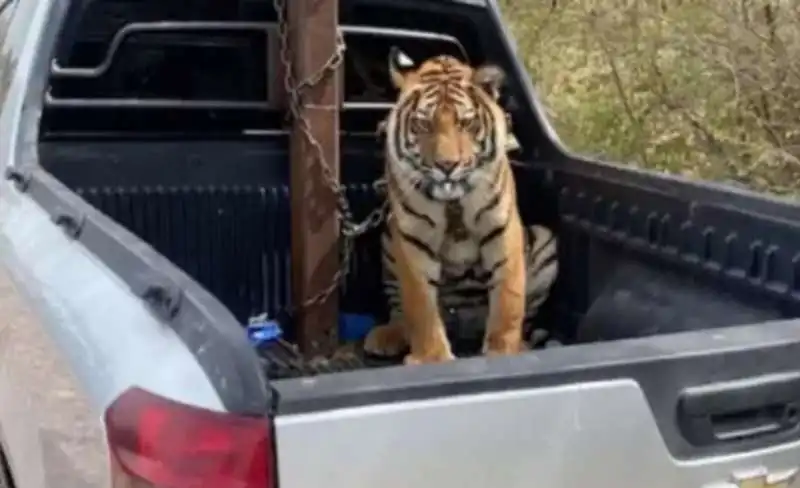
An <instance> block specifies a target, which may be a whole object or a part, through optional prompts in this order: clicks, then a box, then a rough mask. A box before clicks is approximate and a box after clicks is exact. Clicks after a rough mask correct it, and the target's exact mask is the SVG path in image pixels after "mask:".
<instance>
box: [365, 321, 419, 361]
mask: <svg viewBox="0 0 800 488" xmlns="http://www.w3.org/2000/svg"><path fill="white" fill-rule="evenodd" d="M406 350H408V342H407V341H406V336H405V330H404V329H403V327H402V325H400V324H397V323H389V324H385V325H379V326H377V327H374V328H373V329H372V330H370V331H369V334H367V338H366V339H364V351H365V352H366V353H368V354H372V355H374V356H381V357H396V356H399V355H401V354H402V353H404V352H405V351H406Z"/></svg>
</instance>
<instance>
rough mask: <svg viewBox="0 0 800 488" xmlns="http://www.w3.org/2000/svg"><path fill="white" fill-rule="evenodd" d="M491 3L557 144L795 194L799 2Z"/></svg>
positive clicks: (798, 186) (799, 171)
mask: <svg viewBox="0 0 800 488" xmlns="http://www.w3.org/2000/svg"><path fill="white" fill-rule="evenodd" d="M770 1H771V3H770V2H768V1H767V0H556V1H555V2H554V1H553V0H547V1H542V0H501V6H502V8H503V13H504V15H505V18H506V19H507V20H508V22H509V25H510V26H511V29H512V32H513V33H514V36H515V37H516V41H517V44H518V47H519V52H520V53H521V55H522V56H523V58H524V62H525V64H526V66H527V68H528V70H529V72H530V75H531V78H532V79H533V81H534V82H535V84H536V86H537V89H538V91H539V95H540V97H541V98H542V101H543V102H544V103H545V105H546V106H547V110H548V115H549V116H550V118H551V120H552V121H553V123H554V125H555V127H556V129H557V131H558V133H559V135H560V136H561V137H562V138H563V140H564V142H565V143H566V144H567V145H568V146H570V147H571V148H573V149H574V150H576V151H578V152H584V153H590V154H598V153H599V154H602V155H604V157H606V158H607V159H610V160H616V161H628V162H631V164H637V165H640V166H643V167H647V168H650V169H654V170H658V171H667V172H673V173H681V174H684V175H687V176H691V177H695V178H703V179H712V180H722V181H725V180H729V181H736V182H739V183H743V184H745V185H748V186H750V187H751V188H753V189H756V190H759V191H771V192H773V193H779V194H791V195H799V194H800V110H799V109H800V5H798V3H800V0H780V1H778V0H770Z"/></svg>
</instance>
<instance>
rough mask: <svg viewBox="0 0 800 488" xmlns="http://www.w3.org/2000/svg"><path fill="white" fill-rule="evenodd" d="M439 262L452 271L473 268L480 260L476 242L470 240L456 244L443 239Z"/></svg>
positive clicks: (451, 240)
mask: <svg viewBox="0 0 800 488" xmlns="http://www.w3.org/2000/svg"><path fill="white" fill-rule="evenodd" d="M441 260H442V264H443V265H445V266H447V267H448V268H453V269H454V271H459V270H463V269H466V268H471V267H472V266H475V265H476V264H478V261H479V260H480V248H479V247H478V240H477V239H474V238H470V239H467V240H464V241H460V242H456V241H454V240H453V239H451V238H449V237H447V238H445V240H444V243H442V250H441Z"/></svg>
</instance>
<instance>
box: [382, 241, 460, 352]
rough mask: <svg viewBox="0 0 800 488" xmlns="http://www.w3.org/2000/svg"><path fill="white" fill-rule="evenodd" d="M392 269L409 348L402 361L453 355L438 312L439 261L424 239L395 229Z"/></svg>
mask: <svg viewBox="0 0 800 488" xmlns="http://www.w3.org/2000/svg"><path fill="white" fill-rule="evenodd" d="M395 236H396V238H395V239H394V240H393V243H392V244H393V246H394V247H395V253H394V255H395V256H396V257H397V258H399V259H398V261H399V262H398V263H397V266H395V270H396V273H397V278H398V284H399V288H400V302H401V306H402V311H403V325H404V326H405V330H406V338H407V339H408V344H409V348H410V352H409V354H408V355H407V356H406V358H405V364H423V363H440V362H444V361H450V360H452V359H454V358H455V357H454V356H453V353H452V350H451V348H450V342H449V341H448V340H447V334H446V332H445V327H444V322H443V321H442V318H441V316H440V315H439V307H438V296H439V293H438V292H439V290H438V283H439V279H440V277H441V264H440V263H439V262H438V260H437V259H436V258H435V256H432V255H431V253H430V250H429V249H428V248H427V247H426V246H425V244H424V243H422V242H420V241H419V240H417V239H416V238H414V237H411V236H408V235H404V234H402V233H401V232H399V231H398V232H396V233H395Z"/></svg>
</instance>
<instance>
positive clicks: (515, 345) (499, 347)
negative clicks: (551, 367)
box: [483, 331, 527, 356]
mask: <svg viewBox="0 0 800 488" xmlns="http://www.w3.org/2000/svg"><path fill="white" fill-rule="evenodd" d="M526 349H527V348H526V347H525V343H524V342H523V340H522V334H521V333H519V332H518V331H513V332H512V331H507V332H503V333H497V332H493V333H489V334H488V335H487V336H486V340H485V341H484V342H483V354H485V355H487V356H510V355H513V354H519V353H521V352H523V351H525V350H526Z"/></svg>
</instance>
